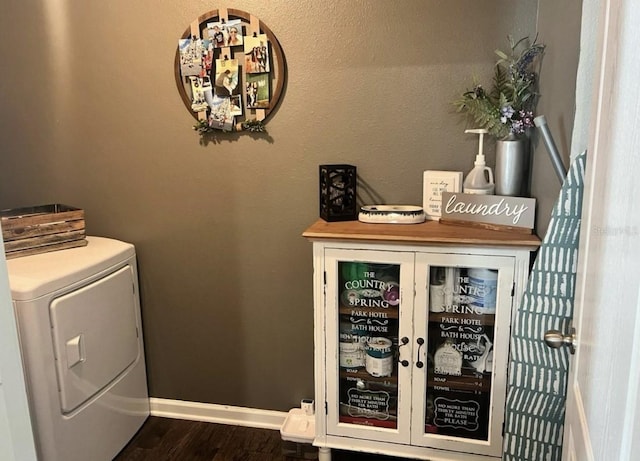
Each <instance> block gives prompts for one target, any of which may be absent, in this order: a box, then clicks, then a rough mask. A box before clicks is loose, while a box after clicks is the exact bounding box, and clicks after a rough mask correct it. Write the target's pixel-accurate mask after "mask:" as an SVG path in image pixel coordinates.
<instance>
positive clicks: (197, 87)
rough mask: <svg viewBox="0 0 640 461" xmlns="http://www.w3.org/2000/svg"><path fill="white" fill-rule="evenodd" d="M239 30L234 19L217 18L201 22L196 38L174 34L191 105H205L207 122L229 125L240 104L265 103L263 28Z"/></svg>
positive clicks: (240, 111)
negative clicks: (247, 31)
mask: <svg viewBox="0 0 640 461" xmlns="http://www.w3.org/2000/svg"><path fill="white" fill-rule="evenodd" d="M244 32H245V24H243V22H242V21H241V20H240V19H234V20H228V21H224V20H221V21H217V22H210V23H207V24H206V28H205V29H204V30H203V32H202V35H203V37H202V38H201V37H197V36H192V37H191V38H186V39H180V40H178V54H179V60H180V74H181V76H182V79H183V83H184V84H185V88H186V89H188V90H189V91H187V93H190V96H191V110H193V111H194V112H204V111H206V113H207V124H208V125H209V126H210V127H212V128H215V129H219V130H223V131H232V130H233V127H234V125H235V119H236V117H240V116H242V115H243V114H244V110H245V108H246V109H261V108H268V107H269V99H270V87H269V84H270V74H269V72H270V64H269V41H268V39H267V35H266V34H256V33H254V34H251V35H244ZM240 55H242V56H243V58H242V59H238V58H237V57H238V56H240Z"/></svg>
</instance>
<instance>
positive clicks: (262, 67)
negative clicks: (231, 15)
mask: <svg viewBox="0 0 640 461" xmlns="http://www.w3.org/2000/svg"><path fill="white" fill-rule="evenodd" d="M268 44H269V41H268V40H267V35H266V34H259V35H258V34H255V35H254V36H253V37H244V67H245V72H246V73H247V74H257V73H261V72H270V70H269V46H268Z"/></svg>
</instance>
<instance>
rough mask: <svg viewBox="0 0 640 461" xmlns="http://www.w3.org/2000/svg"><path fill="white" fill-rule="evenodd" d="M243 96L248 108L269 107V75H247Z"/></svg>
mask: <svg viewBox="0 0 640 461" xmlns="http://www.w3.org/2000/svg"><path fill="white" fill-rule="evenodd" d="M245 94H246V99H247V107H248V108H250V109H263V108H266V107H269V97H270V92H269V74H247V83H246V85H245Z"/></svg>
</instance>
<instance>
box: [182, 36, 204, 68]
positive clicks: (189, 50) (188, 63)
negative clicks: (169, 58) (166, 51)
mask: <svg viewBox="0 0 640 461" xmlns="http://www.w3.org/2000/svg"><path fill="white" fill-rule="evenodd" d="M178 51H179V53H180V73H181V74H182V76H183V77H189V76H191V75H198V76H201V75H202V72H203V68H202V55H203V54H204V44H203V42H202V40H201V39H199V38H196V39H195V40H194V39H193V38H185V39H180V40H178Z"/></svg>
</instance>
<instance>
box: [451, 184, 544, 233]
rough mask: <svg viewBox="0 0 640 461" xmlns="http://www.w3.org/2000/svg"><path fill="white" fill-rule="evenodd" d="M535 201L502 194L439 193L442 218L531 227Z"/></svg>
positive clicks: (533, 219)
mask: <svg viewBox="0 0 640 461" xmlns="http://www.w3.org/2000/svg"><path fill="white" fill-rule="evenodd" d="M535 208H536V200H535V199H532V198H523V197H508V196H503V195H479V194H462V193H453V192H442V219H443V222H444V221H464V222H469V223H486V224H493V225H496V226H507V227H515V228H524V229H533V226H534V221H535Z"/></svg>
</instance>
